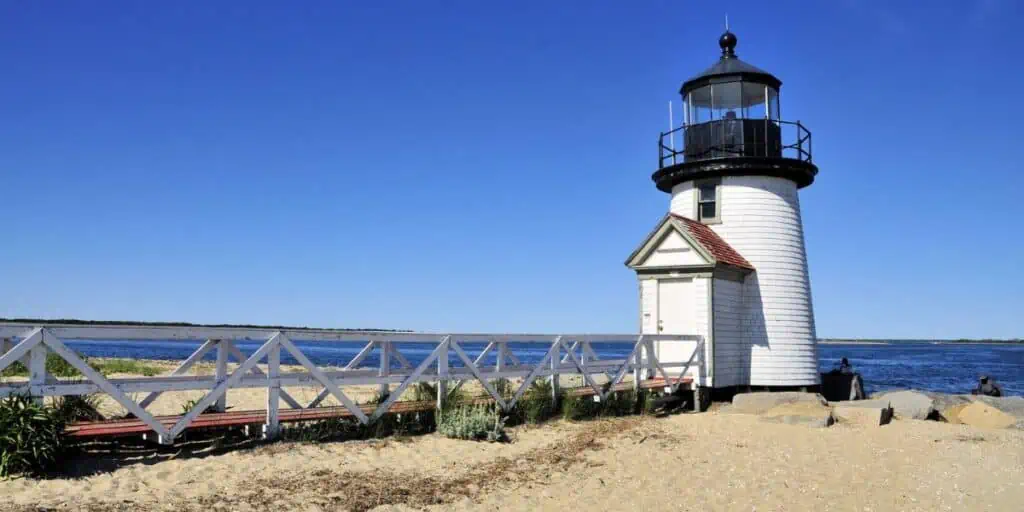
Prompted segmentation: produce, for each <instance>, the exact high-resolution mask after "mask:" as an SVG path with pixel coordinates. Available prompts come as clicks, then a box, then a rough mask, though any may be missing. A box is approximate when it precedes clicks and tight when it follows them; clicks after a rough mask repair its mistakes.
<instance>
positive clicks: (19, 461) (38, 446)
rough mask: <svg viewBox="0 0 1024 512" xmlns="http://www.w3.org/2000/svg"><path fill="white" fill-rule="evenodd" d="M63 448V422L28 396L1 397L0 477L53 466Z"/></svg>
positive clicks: (43, 470) (30, 472) (40, 471)
mask: <svg viewBox="0 0 1024 512" xmlns="http://www.w3.org/2000/svg"><path fill="white" fill-rule="evenodd" d="M64 449H65V439H64V422H63V421H61V419H60V418H59V417H58V416H57V415H55V414H53V411H52V410H51V409H49V408H47V407H44V406H42V405H39V404H37V403H36V402H35V401H34V400H33V399H31V398H29V397H27V396H8V397H6V398H3V399H0V477H3V478H6V477H10V476H12V475H18V474H30V475H37V474H41V473H45V472H46V471H49V470H50V469H52V468H53V467H54V466H55V465H56V464H57V462H58V461H59V460H60V456H61V454H62V453H63V452H64Z"/></svg>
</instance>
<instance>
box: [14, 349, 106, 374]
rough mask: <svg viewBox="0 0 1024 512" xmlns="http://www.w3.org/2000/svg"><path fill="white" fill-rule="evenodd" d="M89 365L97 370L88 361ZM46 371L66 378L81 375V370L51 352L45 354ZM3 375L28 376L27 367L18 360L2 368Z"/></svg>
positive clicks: (86, 360)
mask: <svg viewBox="0 0 1024 512" xmlns="http://www.w3.org/2000/svg"><path fill="white" fill-rule="evenodd" d="M78 356H79V357H81V358H82V359H84V360H85V362H86V363H89V360H88V359H85V357H84V356H82V355H81V354H78ZM89 366H92V367H93V368H96V369H97V370H98V368H97V367H96V365H94V364H91V363H89ZM46 371H47V372H49V373H50V375H53V376H54V377H64V378H67V377H81V376H82V372H80V371H78V368H75V367H74V366H71V364H70V363H68V362H67V361H65V360H64V359H62V358H61V357H60V356H58V355H57V354H54V353H52V352H51V353H48V354H46ZM3 376H4V377H28V368H26V367H25V365H24V364H21V362H20V361H19V362H17V363H14V364H12V365H10V366H8V367H7V368H4V371H3Z"/></svg>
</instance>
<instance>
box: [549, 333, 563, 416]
mask: <svg viewBox="0 0 1024 512" xmlns="http://www.w3.org/2000/svg"><path fill="white" fill-rule="evenodd" d="M561 342H562V337H561V336H556V337H555V341H554V343H555V345H556V347H555V353H554V354H552V355H551V401H552V403H554V405H555V407H558V401H559V398H561V396H562V383H561V382H560V381H559V377H558V367H559V366H561V364H562V349H561V348H559V347H558V346H557V345H558V344H560V343H561Z"/></svg>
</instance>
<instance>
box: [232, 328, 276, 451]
mask: <svg viewBox="0 0 1024 512" xmlns="http://www.w3.org/2000/svg"><path fill="white" fill-rule="evenodd" d="M280 376H281V345H280V344H278V345H275V346H274V348H272V349H271V350H270V352H269V353H268V354H267V381H268V382H267V422H266V424H265V425H263V438H264V439H267V440H271V439H276V438H277V436H278V434H280V432H281V425H280V419H279V417H278V408H279V407H280V405H281V381H280V380H278V379H279V377H280ZM225 394H227V393H225Z"/></svg>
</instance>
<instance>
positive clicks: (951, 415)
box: [928, 393, 976, 423]
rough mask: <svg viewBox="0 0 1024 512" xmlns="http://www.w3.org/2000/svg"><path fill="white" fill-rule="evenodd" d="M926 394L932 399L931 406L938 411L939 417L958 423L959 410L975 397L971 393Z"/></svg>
mask: <svg viewBox="0 0 1024 512" xmlns="http://www.w3.org/2000/svg"><path fill="white" fill-rule="evenodd" d="M928 396H929V397H930V398H931V399H932V407H934V408H935V410H936V411H938V415H939V416H940V418H939V419H942V420H945V421H947V422H949V423H960V419H959V418H958V415H959V414H960V411H961V410H962V409H963V408H964V407H967V406H968V405H970V404H971V402H973V401H974V398H976V397H972V396H971V395H946V394H943V393H928Z"/></svg>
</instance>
